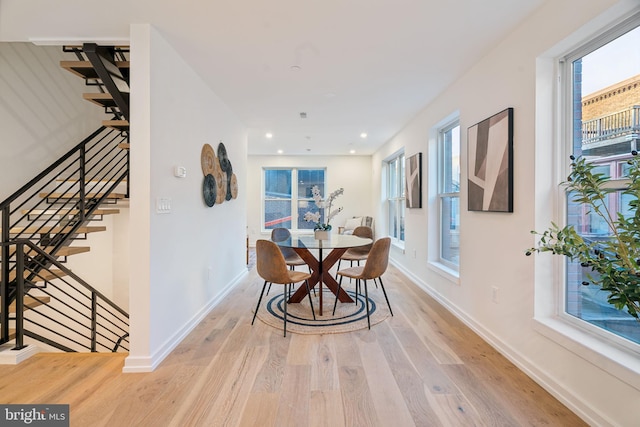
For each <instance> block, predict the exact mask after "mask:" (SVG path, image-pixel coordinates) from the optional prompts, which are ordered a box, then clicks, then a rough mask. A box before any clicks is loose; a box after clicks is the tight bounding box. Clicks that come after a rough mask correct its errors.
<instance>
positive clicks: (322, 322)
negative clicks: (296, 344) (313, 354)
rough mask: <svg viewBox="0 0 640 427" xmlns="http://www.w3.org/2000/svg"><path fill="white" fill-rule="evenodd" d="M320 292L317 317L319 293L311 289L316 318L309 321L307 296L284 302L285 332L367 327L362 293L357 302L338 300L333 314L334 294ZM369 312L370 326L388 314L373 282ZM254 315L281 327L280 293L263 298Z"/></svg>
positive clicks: (312, 331) (282, 315) (352, 329)
mask: <svg viewBox="0 0 640 427" xmlns="http://www.w3.org/2000/svg"><path fill="white" fill-rule="evenodd" d="M272 292H273V289H272ZM323 292H324V293H323V295H322V299H323V306H322V316H320V315H319V314H318V313H319V310H318V304H319V303H320V299H319V296H318V295H316V296H314V295H313V291H311V296H312V299H313V308H314V310H315V312H316V320H313V316H312V315H311V307H310V306H309V298H308V297H305V298H304V300H303V301H302V302H300V303H295V304H287V332H293V333H297V334H339V333H344V332H351V331H355V330H358V329H367V313H366V307H365V297H364V295H363V294H358V304H357V305H356V304H354V303H352V302H349V303H343V302H340V301H338V306H337V307H336V314H335V315H333V314H332V312H333V302H334V300H335V295H333V293H331V291H330V290H328V289H323ZM346 292H347V293H348V294H349V296H350V297H351V298H353V299H355V297H356V294H355V291H346ZM378 293H379V294H380V295H378ZM272 295H273V294H272ZM265 301H266V302H265ZM369 313H370V317H371V327H373V325H375V324H377V323H380V322H382V321H383V320H385V319H386V318H387V317H389V308H388V307H387V303H386V301H385V300H384V295H383V294H382V289H379V288H378V289H376V287H375V285H370V286H369ZM257 317H258V319H260V320H261V321H263V322H264V323H266V324H267V325H269V326H273V327H274V328H278V329H284V298H283V293H282V292H281V293H278V294H276V295H275V296H271V297H269V296H265V297H263V302H262V304H260V308H259V309H258V315H257Z"/></svg>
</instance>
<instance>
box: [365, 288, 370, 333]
mask: <svg viewBox="0 0 640 427" xmlns="http://www.w3.org/2000/svg"><path fill="white" fill-rule="evenodd" d="M364 302H365V304H366V305H367V326H368V327H369V329H371V318H370V317H369V291H368V290H367V281H366V280H365V281H364Z"/></svg>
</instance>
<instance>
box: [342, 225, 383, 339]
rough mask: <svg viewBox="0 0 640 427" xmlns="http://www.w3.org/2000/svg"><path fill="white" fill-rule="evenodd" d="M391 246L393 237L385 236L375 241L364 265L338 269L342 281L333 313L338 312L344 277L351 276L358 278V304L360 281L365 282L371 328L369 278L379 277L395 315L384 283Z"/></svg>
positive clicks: (369, 325) (368, 321) (368, 320)
mask: <svg viewBox="0 0 640 427" xmlns="http://www.w3.org/2000/svg"><path fill="white" fill-rule="evenodd" d="M390 248H391V238H390V237H383V238H382V239H378V240H376V241H375V242H374V243H373V246H372V248H371V251H370V252H369V256H368V257H367V260H366V262H365V263H364V266H356V267H349V268H345V269H344V270H338V275H339V276H340V281H339V282H338V292H336V300H335V302H334V303H333V314H334V315H335V314H336V306H337V305H338V294H339V293H340V289H341V288H342V278H343V277H349V278H350V279H355V280H356V298H355V300H356V304H358V288H359V287H360V282H361V281H362V282H364V294H365V295H364V296H365V298H364V300H365V303H366V308H367V325H368V327H369V329H371V318H370V317H369V291H368V289H367V280H375V279H378V280H379V281H380V287H381V288H382V292H383V293H384V299H385V300H386V301H387V306H388V307H389V312H390V313H391V315H392V316H393V310H391V304H389V298H388V297H387V291H386V290H385V289H384V284H383V283H382V275H383V274H384V272H385V271H387V266H388V264H389V249H390Z"/></svg>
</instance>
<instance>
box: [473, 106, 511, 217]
mask: <svg viewBox="0 0 640 427" xmlns="http://www.w3.org/2000/svg"><path fill="white" fill-rule="evenodd" d="M467 136H468V138H467V146H468V171H467V172H468V178H467V179H468V184H469V203H468V208H469V210H470V211H486V212H513V108H507V109H506V110H504V111H501V112H499V113H498V114H495V115H493V116H491V117H489V118H488V119H486V120H483V121H481V122H480V123H478V124H476V125H474V126H471V127H470V128H469V130H468V133H467Z"/></svg>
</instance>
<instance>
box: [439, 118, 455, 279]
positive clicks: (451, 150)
mask: <svg viewBox="0 0 640 427" xmlns="http://www.w3.org/2000/svg"><path fill="white" fill-rule="evenodd" d="M437 200H438V220H439V221H438V224H439V237H440V239H439V248H438V249H439V251H438V253H439V259H438V262H440V263H441V264H443V265H445V266H447V267H449V268H451V269H453V270H456V271H457V270H458V268H459V266H460V124H459V122H458V121H457V120H456V121H453V122H451V123H449V124H447V125H446V126H444V127H442V128H440V129H439V130H438V197H437Z"/></svg>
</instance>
